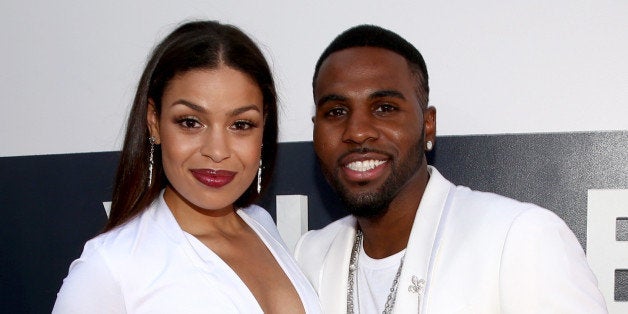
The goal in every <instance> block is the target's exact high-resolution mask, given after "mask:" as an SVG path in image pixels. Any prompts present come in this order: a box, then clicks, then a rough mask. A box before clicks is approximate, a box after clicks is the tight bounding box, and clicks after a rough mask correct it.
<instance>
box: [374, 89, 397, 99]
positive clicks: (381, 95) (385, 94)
mask: <svg viewBox="0 0 628 314" xmlns="http://www.w3.org/2000/svg"><path fill="white" fill-rule="evenodd" d="M385 97H392V98H399V99H403V100H405V99H406V97H405V96H404V95H403V94H402V93H401V92H399V91H396V90H393V89H387V90H379V91H376V92H373V93H372V94H371V95H369V99H370V100H373V99H377V98H385Z"/></svg>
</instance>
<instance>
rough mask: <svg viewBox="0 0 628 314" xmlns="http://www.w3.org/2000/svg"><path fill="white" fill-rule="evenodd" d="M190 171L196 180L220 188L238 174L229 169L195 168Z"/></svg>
mask: <svg viewBox="0 0 628 314" xmlns="http://www.w3.org/2000/svg"><path fill="white" fill-rule="evenodd" d="M190 171H191V172H192V175H193V176H194V178H195V179H196V180H198V181H199V182H200V183H202V184H204V185H206V186H208V187H212V188H220V187H223V186H225V185H227V184H229V183H230V182H231V181H233V178H234V177H235V175H236V172H233V171H227V170H214V169H193V170H190Z"/></svg>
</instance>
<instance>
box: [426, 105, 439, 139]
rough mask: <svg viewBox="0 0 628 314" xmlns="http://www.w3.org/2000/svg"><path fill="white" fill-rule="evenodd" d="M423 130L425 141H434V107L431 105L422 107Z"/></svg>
mask: <svg viewBox="0 0 628 314" xmlns="http://www.w3.org/2000/svg"><path fill="white" fill-rule="evenodd" d="M423 132H425V141H426V142H427V141H432V144H434V143H436V108H434V107H432V106H430V107H427V108H425V109H423Z"/></svg>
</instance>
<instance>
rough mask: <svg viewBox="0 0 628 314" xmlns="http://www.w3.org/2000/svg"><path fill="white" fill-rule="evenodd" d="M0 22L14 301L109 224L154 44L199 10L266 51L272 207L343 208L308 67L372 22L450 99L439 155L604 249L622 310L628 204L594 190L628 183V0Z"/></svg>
mask: <svg viewBox="0 0 628 314" xmlns="http://www.w3.org/2000/svg"><path fill="white" fill-rule="evenodd" d="M0 17H2V18H1V19H0V35H1V36H2V38H3V39H4V44H3V48H2V49H0V65H1V69H2V71H1V72H0V92H1V95H3V100H2V108H3V109H4V110H3V111H4V114H2V115H0V143H1V145H0V221H1V222H2V223H3V228H0V245H1V246H2V247H3V252H2V253H1V254H0V269H2V271H0V282H1V285H0V298H1V299H0V311H2V312H31V313H41V312H49V311H50V308H51V306H52V303H53V302H54V298H55V294H56V292H57V290H58V289H59V287H60V285H61V280H62V279H63V277H65V275H66V274H67V268H68V266H69V263H70V262H71V260H73V259H75V258H76V257H78V255H79V254H80V252H81V250H82V245H83V243H84V242H85V241H86V240H87V239H89V238H90V237H92V236H94V235H95V234H96V233H97V232H98V231H99V230H100V228H101V227H102V225H103V223H104V221H105V219H106V215H105V211H104V207H103V202H104V203H106V202H108V201H110V194H111V179H112V176H113V171H114V169H115V165H116V162H117V156H118V154H117V151H118V150H119V147H120V143H121V139H122V134H123V129H124V121H125V119H126V113H127V111H128V108H129V105H130V103H131V99H132V96H133V93H134V89H135V85H136V81H137V80H138V78H139V75H140V71H141V70H142V68H143V65H144V62H145V59H146V56H147V55H148V53H149V51H150V49H151V48H152V47H153V45H154V44H155V43H156V42H157V41H159V40H160V39H161V38H163V37H164V36H165V34H167V33H168V32H169V31H170V30H172V29H173V28H174V27H176V25H177V24H179V23H180V22H181V21H182V20H189V19H197V18H203V19H217V20H220V21H224V22H228V23H233V24H235V25H237V26H239V27H241V28H242V29H243V30H245V31H246V32H248V33H249V34H251V35H252V36H253V37H254V38H256V40H257V41H258V42H259V43H260V45H262V47H263V50H264V52H265V54H266V55H267V57H268V58H269V59H270V61H271V64H272V67H273V70H274V72H275V74H276V77H277V83H278V89H279V92H280V97H281V105H282V113H281V114H282V115H281V119H280V128H281V138H280V140H281V142H282V144H281V145H280V152H279V153H280V155H279V158H280V164H281V167H279V169H278V172H277V175H276V177H275V181H274V184H273V185H272V187H271V191H270V192H271V193H270V194H269V195H268V196H267V197H266V198H265V199H264V200H263V202H262V204H263V205H264V206H265V207H266V208H267V209H268V210H269V211H270V212H271V213H272V214H273V215H276V207H277V206H276V201H275V196H276V195H306V196H307V202H306V203H307V207H308V211H307V218H308V221H309V228H319V227H321V226H323V225H325V224H326V223H328V222H330V221H331V220H333V219H336V218H338V217H341V216H343V215H344V212H343V211H342V209H341V208H340V206H339V204H338V202H337V200H336V198H335V196H334V195H333V193H332V192H331V191H330V190H329V188H328V187H327V185H326V184H325V183H324V180H323V179H322V177H321V176H320V174H319V172H318V169H317V165H316V163H315V162H314V158H313V152H312V148H311V143H310V141H311V132H312V127H311V123H309V121H310V117H311V115H312V113H313V104H312V99H311V89H310V85H311V75H312V72H313V66H314V63H315V61H316V59H317V58H318V55H319V54H320V53H321V52H322V50H323V49H324V47H325V45H327V44H328V43H329V41H331V40H332V39H333V37H334V36H336V35H337V34H338V33H340V32H341V31H343V30H344V29H346V28H348V27H350V26H352V25H355V24H360V23H373V24H378V25H381V26H384V27H387V28H390V29H392V30H394V31H396V32H398V33H399V34H401V35H402V36H404V37H405V38H407V39H408V40H409V41H411V42H412V43H414V44H415V45H416V46H417V48H419V50H421V52H422V53H423V55H424V57H425V59H426V62H427V65H428V70H429V72H430V85H431V91H432V92H431V95H430V99H431V104H432V105H434V106H436V107H437V109H438V119H437V121H438V134H439V137H438V143H437V146H436V148H437V149H436V152H435V153H434V154H433V155H432V156H430V158H431V162H432V164H435V165H436V166H437V167H438V168H439V170H441V171H442V172H443V173H444V174H445V175H446V176H447V177H448V178H449V179H450V180H452V181H453V182H455V183H458V184H464V185H468V186H471V187H473V188H476V189H480V190H485V191H493V192H497V193H500V194H505V195H508V196H511V197H514V198H517V199H520V200H523V201H530V202H534V203H537V204H540V205H541V206H544V207H547V208H549V209H550V210H553V211H555V212H556V213H557V214H559V215H560V216H561V217H562V218H563V219H565V221H566V222H567V223H568V224H569V226H570V227H571V228H572V229H573V230H574V232H575V233H576V235H577V236H578V239H579V240H580V242H581V244H582V245H583V247H586V248H587V251H588V252H594V253H590V254H589V255H590V256H589V259H590V261H591V262H592V265H593V264H595V265H597V266H595V267H597V268H596V269H594V270H595V271H596V275H597V276H598V278H599V279H600V281H601V282H600V286H601V288H603V289H606V290H604V291H603V292H604V293H605V297H606V298H607V300H608V301H609V304H611V307H609V308H610V309H611V313H620V312H624V311H626V310H627V309H628V308H627V306H628V262H625V261H627V260H628V207H627V206H626V205H623V204H628V199H626V200H624V199H621V197H622V196H621V195H624V194H612V195H610V194H608V195H607V194H599V193H598V192H599V190H605V191H610V192H613V191H616V192H618V193H621V191H623V190H625V189H628V131H626V130H628V119H626V117H628V106H627V105H628V103H627V100H628V59H627V58H625V56H626V55H628V41H626V38H628V27H627V26H628V25H627V22H626V21H628V3H625V2H620V1H595V2H594V1H580V2H578V3H576V4H574V3H573V2H572V1H566V0H559V1H552V2H551V3H546V2H543V1H537V0H533V1H526V2H525V3H512V4H504V3H500V2H493V1H488V0H480V1H476V2H474V3H467V2H463V1H449V2H447V3H421V2H416V1H396V2H395V3H390V2H385V1H372V0H370V1H357V0H352V1H346V2H343V3H337V2H332V1H318V2H316V3H292V2H287V3H283V2H282V1H277V0H270V1H264V2H263V4H262V3H258V2H254V1H235V2H234V1H224V2H221V3H211V2H209V1H192V0H188V1H177V2H168V1H147V0H138V1H133V2H131V3H127V2H122V1H120V2H108V3H92V2H89V3H87V2H86V3H81V2H79V3H77V2H75V1H69V0H60V1H55V2H47V1H26V2H24V1H15V0H8V1H3V2H2V3H0ZM296 171H298V172H299V173H303V176H298V178H297V177H296V176H294V175H293V173H294V172H296ZM591 193H593V194H595V195H606V196H603V197H602V198H604V199H605V200H606V201H607V202H606V203H604V202H602V203H604V204H607V205H604V206H601V207H600V205H599V204H601V203H599V202H598V203H595V201H594V200H597V198H592V197H589V196H588V195H590V194H591ZM609 195H610V196H609ZM616 195H620V196H616ZM608 200H615V203H618V204H620V205H618V207H617V208H618V209H617V210H614V211H611V209H610V208H611V207H612V206H613V205H612V204H613V203H612V202H611V203H609V201H608ZM592 202H593V203H594V204H592ZM596 204H597V205H596ZM608 204H611V205H608ZM596 206H597V207H596ZM609 206H610V207H609ZM592 208H596V210H594V211H592V210H591V209H592ZM613 208H614V207H613ZM611 212H612V214H609V213H611ZM600 230H602V231H604V232H606V233H604V232H602V231H600ZM591 255H593V256H591ZM591 259H593V260H591ZM599 261H602V262H599ZM622 306H623V307H622ZM613 311H615V312H613Z"/></svg>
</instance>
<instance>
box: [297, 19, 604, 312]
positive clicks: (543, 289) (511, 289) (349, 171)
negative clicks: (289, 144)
mask: <svg viewBox="0 0 628 314" xmlns="http://www.w3.org/2000/svg"><path fill="white" fill-rule="evenodd" d="M313 88H314V101H315V105H316V114H315V116H314V118H313V122H314V148H315V151H316V154H317V156H318V159H319V162H320V165H321V168H322V169H323V172H324V174H325V176H326V178H327V180H328V181H329V183H330V184H331V185H332V187H333V188H334V189H335V190H336V191H337V192H338V194H339V196H340V197H341V199H342V201H343V202H344V203H345V204H346V208H347V210H348V211H349V213H350V214H351V215H350V216H347V217H345V218H343V219H340V220H338V221H336V222H334V223H332V224H330V225H328V226H327V227H325V228H324V229H321V230H318V231H310V232H309V233H307V234H305V235H304V236H303V237H302V239H301V241H300V242H299V244H298V245H297V248H296V251H295V255H296V258H297V261H298V262H299V264H300V265H301V266H302V268H303V270H304V272H305V273H306V275H307V276H308V278H309V279H310V281H311V283H312V284H313V286H314V288H315V289H316V290H317V291H318V293H319V297H320V299H321V302H322V304H323V308H324V310H325V312H326V313H345V312H348V313H376V312H379V313H382V312H384V313H391V312H395V313H604V312H606V308H605V304H604V300H603V298H602V296H601V294H600V292H599V290H598V289H597V286H596V285H597V284H596V279H595V277H594V275H593V274H592V272H591V270H590V269H589V267H588V265H587V262H586V259H585V256H584V253H583V251H582V248H581V247H580V244H579V243H578V241H577V240H576V238H575V236H574V235H573V233H572V232H571V231H570V230H569V228H568V227H567V226H566V225H565V223H564V222H563V221H562V220H561V219H560V218H558V217H557V216H556V215H554V214H553V213H552V212H550V211H548V210H545V209H542V208H540V207H538V206H535V205H532V204H526V203H520V202H517V201H515V200H511V199H508V198H505V197H502V196H498V195H495V194H490V193H483V192H477V191H472V190H470V189H468V188H466V187H462V186H455V185H453V184H452V183H450V182H449V181H447V180H446V179H445V178H443V176H442V175H441V174H440V173H439V172H438V170H436V169H435V168H433V167H431V166H428V165H427V162H426V158H425V152H426V151H429V150H431V149H432V147H433V145H434V143H435V139H436V138H435V135H436V110H435V109H434V108H433V107H429V106H428V95H429V87H428V75H427V70H426V66H425V62H424V61H423V58H422V56H421V54H420V53H419V52H418V51H417V50H416V48H415V47H414V46H412V45H411V44H410V43H408V42H407V41H406V40H404V39H403V38H401V37H400V36H399V35H397V34H395V33H393V32H391V31H388V30H385V29H382V28H379V27H376V26H370V25H362V26H358V27H355V28H352V29H349V30H347V31H346V32H344V33H343V34H341V35H340V36H338V37H337V38H336V39H335V40H334V41H333V42H332V43H331V44H330V45H329V46H328V47H327V49H326V50H325V51H324V52H323V54H322V55H321V57H320V59H319V60H318V62H317V64H316V70H315V73H314V79H313Z"/></svg>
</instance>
